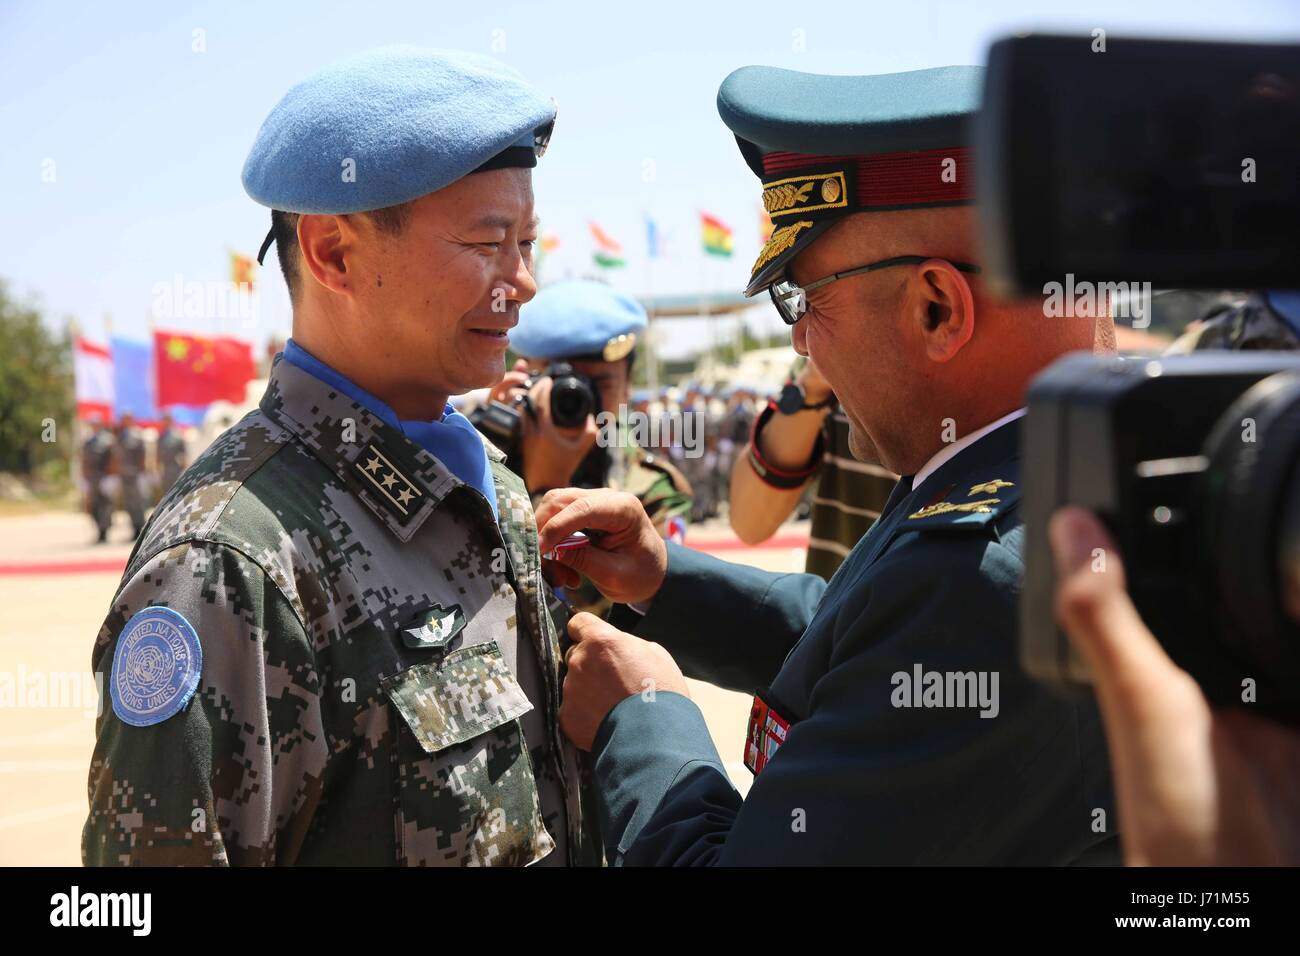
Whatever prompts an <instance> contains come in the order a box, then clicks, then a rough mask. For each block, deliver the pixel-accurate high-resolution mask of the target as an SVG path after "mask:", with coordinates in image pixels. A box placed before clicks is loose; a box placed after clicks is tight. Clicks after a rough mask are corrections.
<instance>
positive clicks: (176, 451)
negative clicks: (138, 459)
mask: <svg viewBox="0 0 1300 956" xmlns="http://www.w3.org/2000/svg"><path fill="white" fill-rule="evenodd" d="M156 452H157V458H158V480H159V488H158V494H159V497H161V496H163V495H165V494H167V490H168V489H169V488H171V486H172V485H174V484H176V479H177V478H179V477H180V476H181V472H183V471H184V470H185V465H186V461H185V438H184V436H183V435H182V434H181V430H180V429H179V428H177V427H176V422H175V420H174V419H173V418H172V417H171V415H169V414H164V415H163V417H162V431H160V432H159V433H158V445H157V449H156Z"/></svg>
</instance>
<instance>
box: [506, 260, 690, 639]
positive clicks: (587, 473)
mask: <svg viewBox="0 0 1300 956" xmlns="http://www.w3.org/2000/svg"><path fill="white" fill-rule="evenodd" d="M645 328H646V312H645V308H644V307H643V306H642V305H641V303H639V302H638V301H637V300H636V299H634V298H632V297H631V296H628V295H624V294H622V293H620V292H617V291H615V290H614V289H612V288H611V287H610V286H608V285H606V284H605V283H603V282H594V281H592V280H588V279H572V280H565V281H563V282H556V283H554V284H552V285H549V286H547V287H546V288H544V289H542V290H541V291H540V292H539V293H538V294H537V297H536V298H535V299H533V301H531V302H529V303H528V304H527V305H525V306H524V307H523V308H522V309H520V312H519V325H518V327H516V328H515V330H514V332H513V333H512V334H511V342H512V345H513V348H514V350H515V351H516V352H517V353H518V354H519V355H520V356H522V358H521V359H520V361H519V364H518V365H517V366H516V368H515V369H514V370H513V371H512V372H510V373H509V374H508V375H507V376H506V379H505V380H504V381H503V382H502V383H501V385H499V386H497V387H496V388H495V389H493V392H492V397H493V398H494V399H495V400H497V401H501V402H511V401H514V400H516V399H517V397H518V396H519V395H520V394H522V393H523V391H524V389H525V383H526V382H527V381H528V380H529V379H530V377H536V376H544V377H542V378H540V379H538V380H537V381H536V382H535V384H534V385H533V386H532V388H531V389H530V394H529V397H528V403H527V407H528V408H530V409H531V414H526V415H524V416H522V417H521V427H522V436H521V440H520V445H521V446H522V448H521V456H520V457H521V463H520V473H521V474H522V475H523V476H524V481H525V483H526V484H527V485H528V490H529V493H530V494H531V495H532V496H533V498H534V500H540V498H541V496H542V495H543V494H544V493H545V492H546V491H548V490H549V489H551V488H566V487H574V486H576V487H583V488H602V487H603V488H615V489H617V490H621V491H627V492H631V493H632V494H634V495H636V497H637V498H638V499H639V500H640V502H641V504H642V506H643V507H644V508H645V511H646V514H648V515H649V516H650V520H651V521H652V522H653V523H654V526H655V528H656V530H657V531H658V532H659V533H660V534H661V535H663V536H664V537H668V536H669V535H670V534H674V533H676V532H678V531H680V530H684V524H685V521H686V519H687V517H689V515H690V511H691V484H690V482H688V481H687V480H686V477H685V476H684V475H683V474H682V473H681V471H679V470H678V469H677V467H676V466H674V465H673V464H672V463H671V462H670V461H669V460H668V455H667V449H666V448H663V449H662V450H656V451H649V450H646V449H645V448H642V447H641V446H640V445H638V444H637V441H636V439H638V438H643V439H659V440H661V441H663V442H670V441H671V440H672V438H673V437H674V434H673V433H672V432H667V433H665V432H664V431H663V429H661V428H659V427H657V424H656V427H653V428H652V427H651V421H650V418H649V416H648V415H646V414H644V413H636V412H634V411H633V410H632V409H630V408H628V400H629V389H630V383H631V379H632V365H633V363H634V362H635V360H636V345H637V342H638V341H639V338H640V337H641V336H643V335H644V333H645ZM560 363H562V364H563V365H567V366H569V367H570V368H571V369H572V371H573V372H574V373H576V374H577V375H578V376H580V377H581V378H582V379H584V380H585V382H586V383H587V384H589V385H590V386H592V387H594V392H595V395H594V398H595V404H594V408H593V412H594V414H593V415H590V416H588V418H587V423H586V427H585V428H583V429H560V428H557V427H555V424H554V422H552V421H551V417H550V395H551V389H552V386H553V381H552V379H551V377H550V376H545V375H544V373H545V372H546V371H547V369H551V368H555V367H556V366H557V365H558V364H560ZM678 536H679V537H680V534H678ZM568 602H569V605H570V607H572V608H575V609H580V610H586V611H590V612H592V613H597V614H603V613H604V612H605V611H606V610H607V609H608V607H609V602H608V601H606V600H605V599H604V598H602V597H601V595H600V593H599V592H598V591H596V590H595V589H594V588H593V587H591V586H590V584H589V582H584V583H583V584H582V585H580V586H577V587H575V588H572V589H570V591H569V594H568ZM565 617H567V615H565Z"/></svg>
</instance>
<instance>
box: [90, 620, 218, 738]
mask: <svg viewBox="0 0 1300 956" xmlns="http://www.w3.org/2000/svg"><path fill="white" fill-rule="evenodd" d="M202 670H203V648H202V647H201V646H200V644H199V636H198V634H197V633H195V631H194V627H193V625H191V624H190V622H189V621H187V620H185V617H184V616H183V615H182V614H180V613H178V612H176V611H173V610H172V609H171V608H169V607H147V608H145V609H144V610H143V611H140V612H139V613H138V614H136V615H135V616H134V617H132V618H131V620H129V621H127V622H126V627H124V628H122V633H121V634H120V635H119V636H118V639H117V648H116V650H114V652H113V671H112V674H111V676H110V678H109V693H110V694H111V696H112V698H113V713H115V714H117V716H118V719H119V720H121V721H122V723H124V724H130V725H131V726H132V727H148V726H149V725H151V724H158V723H162V722H163V721H164V720H166V719H167V718H168V717H171V716H172V715H174V714H176V713H178V712H179V711H180V710H181V709H182V708H183V707H184V706H185V705H186V704H187V703H188V702H189V699H190V698H191V697H193V696H194V692H195V691H196V690H198V687H199V673H200V672H201V671H202Z"/></svg>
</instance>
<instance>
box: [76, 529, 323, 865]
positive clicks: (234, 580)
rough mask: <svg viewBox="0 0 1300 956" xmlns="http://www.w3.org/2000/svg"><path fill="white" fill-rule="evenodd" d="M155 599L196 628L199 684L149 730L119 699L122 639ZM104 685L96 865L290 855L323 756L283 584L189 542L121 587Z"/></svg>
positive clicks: (86, 835) (282, 859)
mask: <svg viewBox="0 0 1300 956" xmlns="http://www.w3.org/2000/svg"><path fill="white" fill-rule="evenodd" d="M155 605H160V606H164V607H168V608H171V609H172V610H174V611H176V612H178V613H179V614H181V615H182V616H184V618H185V619H186V620H187V621H188V622H189V623H190V625H192V626H193V628H194V631H195V632H196V633H197V636H198V642H199V645H200V647H201V649H202V667H201V670H200V672H199V676H198V686H197V689H196V691H195V692H194V694H193V696H192V697H191V698H190V699H189V701H188V703H186V704H185V706H184V707H183V708H182V709H181V710H180V711H179V712H177V713H174V714H173V715H172V716H170V717H168V718H166V719H165V720H162V721H160V722H157V723H152V724H150V725H148V726H132V725H131V724H128V723H126V722H124V721H123V720H122V719H120V717H119V715H118V713H117V712H116V710H115V708H114V706H113V705H112V704H111V702H110V694H109V687H110V684H109V682H110V680H111V675H112V672H113V658H114V651H115V648H116V645H117V644H118V641H119V639H120V638H121V635H122V633H123V629H124V627H125V625H126V624H127V622H128V621H129V620H130V619H131V618H132V616H133V615H135V614H136V613H137V612H139V611H140V610H142V609H144V608H146V607H150V606H155ZM91 666H92V669H93V670H94V671H95V672H96V673H97V674H98V675H100V676H101V677H102V679H103V681H104V683H103V685H102V686H103V687H104V688H105V693H104V702H103V708H102V712H101V714H100V716H99V719H98V721H97V723H96V742H95V750H94V755H93V758H92V760H91V765H90V779H89V797H90V814H89V817H88V818H87V820H86V824H85V827H84V829H83V832H82V860H83V862H84V863H85V864H86V865H87V866H118V865H154V866H171V865H178V864H188V865H202V864H215V865H222V866H229V865H270V864H275V863H292V862H294V859H295V857H296V855H297V852H298V850H299V848H300V847H301V845H302V841H303V838H304V836H305V835H306V833H307V831H308V827H309V825H310V823H311V820H312V815H313V813H314V811H315V807H316V804H317V802H318V800H319V795H320V787H321V777H322V773H323V770H324V767H325V763H326V758H327V755H328V750H327V746H326V735H325V734H324V733H323V732H322V716H321V701H320V682H319V677H318V672H317V669H316V666H315V655H314V653H313V651H312V645H311V641H310V640H309V638H308V635H307V633H306V631H305V629H304V627H303V625H302V623H301V621H300V620H299V618H298V616H297V615H296V614H295V613H294V611H293V609H292V608H291V606H290V605H289V603H288V602H287V601H286V599H285V597H284V595H283V594H282V593H281V592H280V590H279V588H277V587H276V586H275V584H274V583H273V582H272V581H271V580H270V579H269V578H268V577H267V575H266V574H265V573H264V572H263V570H262V569H261V568H260V567H259V566H258V565H257V563H256V562H254V561H252V560H250V559H249V558H248V557H246V556H245V555H243V554H241V553H239V552H238V551H236V550H234V549H233V548H230V547H226V546H223V545H216V544H208V543H203V542H191V543H188V544H182V545H178V546H176V547H173V548H171V549H169V550H166V551H163V552H161V553H160V554H158V555H156V556H155V557H153V558H152V559H150V560H149V561H147V562H146V563H145V564H144V565H143V566H141V567H140V568H139V569H138V570H137V571H136V572H135V573H134V574H133V575H131V577H130V579H129V581H127V583H126V584H125V585H124V586H123V588H122V589H121V591H120V592H119V593H118V595H117V598H116V599H115V601H114V603H113V607H112V609H111V610H110V612H109V614H108V617H107V619H106V620H105V622H104V625H103V627H102V628H101V630H100V633H99V637H98V639H97V640H96V642H95V649H94V652H93V655H92V662H91Z"/></svg>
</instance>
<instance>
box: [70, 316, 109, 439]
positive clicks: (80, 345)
mask: <svg viewBox="0 0 1300 956" xmlns="http://www.w3.org/2000/svg"><path fill="white" fill-rule="evenodd" d="M72 376H73V380H74V381H75V383H76V384H75V386H74V388H75V391H76V395H77V418H78V419H80V420H81V421H83V422H84V421H86V420H87V419H90V418H94V417H97V418H102V419H103V420H104V421H106V422H107V421H112V419H113V356H112V355H111V354H110V353H109V351H108V349H106V348H104V346H102V345H96V344H95V343H93V342H87V341H86V340H85V339H83V338H81V337H80V336H78V337H77V339H76V341H75V342H74V343H73V348H72Z"/></svg>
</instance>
